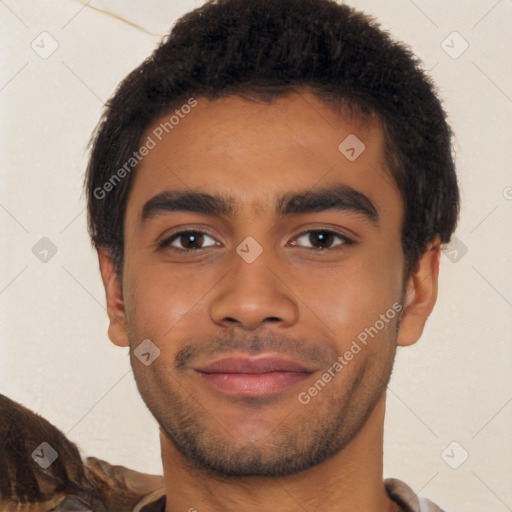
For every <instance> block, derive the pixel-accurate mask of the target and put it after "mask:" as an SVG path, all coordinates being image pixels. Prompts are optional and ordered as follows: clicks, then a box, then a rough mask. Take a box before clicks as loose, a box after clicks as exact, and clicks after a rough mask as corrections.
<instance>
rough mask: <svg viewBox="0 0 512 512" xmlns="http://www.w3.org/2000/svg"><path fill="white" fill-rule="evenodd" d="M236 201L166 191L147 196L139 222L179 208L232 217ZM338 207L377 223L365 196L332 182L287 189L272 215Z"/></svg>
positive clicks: (336, 208) (340, 209) (236, 207)
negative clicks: (328, 184) (319, 186)
mask: <svg viewBox="0 0 512 512" xmlns="http://www.w3.org/2000/svg"><path fill="white" fill-rule="evenodd" d="M239 205H240V203H237V202H236V200H235V199H234V198H233V197H231V196H223V195H218V194H216V195H210V194H207V193H204V192H196V191H189V190H187V191H179V190H166V191H163V192H161V193H159V194H157V195H155V196H154V197H152V198H151V199H149V200H148V201H147V202H146V203H145V204H144V207H143V208H142V214H141V222H144V221H145V220H147V219H150V218H155V217H158V216H160V215H165V214H166V213H170V212H176V211H182V212H193V213H201V214H204V215H212V216H224V217H229V218H235V217H236V216H237V214H238V211H239V209H238V206H239ZM327 210H339V211H347V212H352V213H355V214H358V215H361V216H362V217H364V218H365V219H366V220H368V221H370V222H371V223H372V224H374V225H375V226H378V224H379V214H378V211H377V208H376V207H375V205H374V204H373V202H372V201H371V200H370V198H369V197H368V196H366V195H365V194H363V193H362V192H359V191H357V190H355V189H354V188H352V187H349V186H348V185H334V186H329V187H324V188H320V189H316V190H304V191H300V192H289V193H286V194H283V195H281V196H279V197H278V198H277V202H276V214H278V215H289V214H306V213H313V212H322V211H327Z"/></svg>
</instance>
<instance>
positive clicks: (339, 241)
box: [293, 229, 352, 251]
mask: <svg viewBox="0 0 512 512" xmlns="http://www.w3.org/2000/svg"><path fill="white" fill-rule="evenodd" d="M296 240H297V241H300V243H298V244H297V243H294V244H293V245H299V246H301V247H307V246H308V245H309V247H310V248H312V249H316V250H320V251H321V250H325V249H332V248H335V247H338V246H342V245H346V244H348V245H349V244H351V243H352V240H350V239H349V238H347V237H346V236H343V235H340V234H339V233H335V232H334V231H328V230H325V229H315V230H311V231H307V232H306V233H303V234H302V235H300V236H298V237H297V238H296Z"/></svg>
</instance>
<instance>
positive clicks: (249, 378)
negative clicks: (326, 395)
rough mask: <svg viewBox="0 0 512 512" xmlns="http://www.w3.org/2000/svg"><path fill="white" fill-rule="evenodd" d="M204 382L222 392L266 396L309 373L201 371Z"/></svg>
mask: <svg viewBox="0 0 512 512" xmlns="http://www.w3.org/2000/svg"><path fill="white" fill-rule="evenodd" d="M199 375H200V377H201V378H202V379H204V381H205V382H207V383H208V384H209V385H211V386H213V387H214V388H216V389H218V390H221V391H223V392H226V393H229V394H233V395H242V396H267V395H271V394H274V393H278V392H279V391H283V390H285V389H287V388H289V387H292V386H294V385H295V384H297V383H298V382H302V381H304V380H305V379H307V378H308V377H309V376H310V375H311V373H296V372H269V373H254V374H249V373H202V372H199Z"/></svg>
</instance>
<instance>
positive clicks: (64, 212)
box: [0, 0, 512, 512]
mask: <svg viewBox="0 0 512 512" xmlns="http://www.w3.org/2000/svg"><path fill="white" fill-rule="evenodd" d="M348 3H350V4H351V5H354V6H356V7H359V8H361V9H363V10H364V11H366V12H368V13H370V14H372V15H374V16H375V17H376V18H377V19H378V20H379V21H380V22H381V24H382V25H383V27H384V28H386V29H389V30H390V31H391V32H392V34H394V36H396V37H397V38H399V39H401V40H404V41H406V42H408V43H409V44H410V45H411V46H412V48H413V50H414V51H415V53H416V54H417V55H418V56H419V57H420V58H421V59H422V60H423V63H424V66H425V68H426V69H428V70H430V74H431V75H432V77H433V79H434V80H435V81H436V83H437V84H438V86H439V90H440V94H441V96H442V98H443V99H444V104H445V107H446V110H447V111H448V113H449V116H450V120H451V124H452V126H453V128H454V130H455V133H456V141H455V148H456V152H457V163H458V174H459V180H460V185H461V192H462V216H461V220H460V224H459V228H458V230H457V233H456V236H457V238H458V239H459V240H460V242H461V243H462V244H464V246H466V247H467V253H466V254H464V255H462V252H461V251H460V250H459V252H458V261H456V262H452V261H451V260H450V258H449V257H448V256H450V257H451V258H453V257H454V256H455V255H456V254H455V253H454V252H453V248H451V249H450V250H451V251H452V252H451V254H450V255H446V254H445V255H444V256H443V258H442V266H441V281H440V298H439V301H438V304H437V306H436V308H435V310H434V313H433V315H432V317H431V318H430V320H429V323H428V325H427V328H426V331H425V333H424V336H423V338H422V340H421V341H420V342H419V343H418V344H417V345H416V346H414V347H411V348H407V349H402V350H400V352H399V355H398V358H397V363H396V367H395V371H394V374H393V377H392V381H391V383H390V386H389V393H388V395H389V399H388V416H387V422H386V437H385V474H386V476H395V477H398V478H402V479H404V480H405V481H406V482H407V483H409V484H410V485H411V486H412V488H413V489H414V490H415V491H416V492H420V493H421V494H422V495H424V496H427V497H430V498H431V499H433V500H434V501H436V502H438V503H439V504H440V505H442V506H443V507H444V508H446V509H447V510H448V511H449V512H457V511H465V512H466V511H475V512H489V511H490V510H493V511H496V512H501V511H506V510H512V486H511V485H510V484H511V476H512V436H511V433H510V432H511V428H510V426H511V420H512V372H511V359H512V358H511V356H512V315H511V313H512V259H511V254H512V242H511V240H512V236H511V235H512V230H511V220H512V173H511V171H510V168H511V161H512V154H511V149H510V148H511V145H512V140H511V135H512V130H511V128H510V126H511V113H512V74H511V72H510V53H511V49H512V30H511V25H510V20H511V18H512V2H511V1H510V0H501V1H496V0H480V1H475V0H473V1H467V0H451V1H449V2H446V1H441V0H436V1H426V0H415V1H412V0H392V1H386V2H382V1H377V0H352V1H350V2H348ZM200 4H201V2H200V1H199V0H197V1H194V0H172V1H171V0H149V1H145V2H136V1H134V0H130V1H120V0H104V1H99V0H97V1H92V2H88V3H87V5H85V4H83V3H80V2H78V1H73V0H53V1H50V0H49V1H45V2H40V1H36V0H26V1H14V0H5V1H2V2H0V20H1V25H0V33H1V34H2V35H1V39H2V60H1V67H0V105H1V123H0V128H1V144H2V150H1V152H0V240H1V252H0V258H1V261H0V311H1V313H0V314H1V316H0V322H1V324H0V392H1V393H4V394H6V395H8V396H10V397H11V398H13V399H15V400H18V401H20V402H21V403H23V404H25V405H26V406H28V407H29V408H31V409H33V410H35V411H37V412H38V413H40V414H42V415H43V416H45V417H46V418H48V419H49V420H50V421H51V422H53V423H54V424H55V425H57V426H58V427H59V428H60V429H61V430H62V431H63V432H64V433H66V434H67V435H68V436H69V437H70V439H71V440H73V441H74V442H76V443H77V444H78V446H79V447H80V448H81V450H82V451H83V452H84V453H85V454H90V455H95V456H98V457H101V458H104V459H106V460H108V461H110V462H112V463H116V464H123V465H126V466H129V467H132V468H134V469H138V470H141V471H148V472H155V473H160V472H161V463H160V453H159V442H158V431H157V427H156V423H155V422H154V420H153V419H152V417H151V415H150V414H149V412H148V411H147V410H146V408H145V406H144V404H143V402H142V400H141V399H140V397H139V395H138V392H137V389H136V387H135V384H134V380H133V377H132V375H131V369H130V366H129V360H128V357H127V355H128V352H127V350H128V349H127V348H117V347H115V346H114V345H112V344H111V343H110V342H109V340H108V338H107V335H106V329H107V316H106V312H105V308H104V305H105V302H104V292H103V289H102V285H101V281H100V277H99V272H98V266H97V259H96V255H95V253H93V251H92V250H91V248H90V244H89V240H88V237H87V233H86V224H85V222H86V216H85V211H84V209H85V202H84V200H83V198H81V186H82V179H83V173H84V170H85V164H86V148H85V146H86V143H87V140H88V138H89V135H90V133H91V132H92V130H93V128H94V126H95V124H96V122H97V120H98V118H99V115H100V111H101V108H102V104H103V103H104V101H105V100H106V99H107V98H108V97H109V95H110V94H111V93H112V91H113V90H114V88H115V87H116V85H117V84H118V82H119V81H120V80H121V79H122V78H123V77H124V76H125V75H126V74H127V73H128V72H129V71H130V70H131V69H133V68H134V67H135V66H136V65H138V64H139V63H140V62H141V61H142V60H143V59H144V58H145V57H147V56H148V55H149V53H150V52H151V51H152V50H153V48H154V47H155V45H156V44H157V43H158V42H159V40H160V38H161V36H162V34H164V33H165V32H166V31H167V30H168V29H169V28H170V26H171V25H172V23H173V22H174V20H175V19H176V18H177V17H178V16H180V15H181V14H183V13H185V12H186V11H188V10H190V9H191V8H194V7H196V6H198V5H200ZM102 11H107V12H110V13H114V14H115V15H116V16H117V17H116V16H111V15H107V14H105V12H102ZM119 17H122V18H124V19H125V21H122V20H120V19H119ZM128 22H129V23H128ZM130 23H131V24H130ZM137 26H138V27H137ZM43 31H46V32H48V33H49V34H50V35H51V36H47V35H42V36H41V35H40V34H41V32H43ZM453 31H457V32H458V33H459V34H460V35H461V36H462V38H464V40H465V41H467V43H468V44H469V48H468V49H467V50H466V51H465V52H464V53H463V54H462V55H461V56H460V57H458V58H457V59H454V58H452V57H451V56H450V55H449V54H448V53H446V52H445V50H444V49H443V47H442V42H443V41H444V40H445V39H446V38H447V37H448V39H446V42H445V43H444V44H445V47H446V45H447V46H448V48H447V49H448V51H449V52H451V53H452V55H454V54H455V52H456V51H457V50H459V49H460V48H462V46H461V44H464V43H463V40H462V39H460V38H459V39H457V37H458V36H453V35H450V34H452V32H453ZM50 37H51V38H53V39H54V40H55V41H56V42H57V43H58V48H57V49H56V51H55V52H54V53H53V54H52V55H51V56H49V57H47V58H42V57H41V56H40V54H38V53H37V52H36V51H34V49H32V47H31V44H32V42H33V41H34V43H33V44H34V46H35V47H36V48H38V49H39V50H38V51H39V53H42V52H43V53H44V51H48V49H49V48H51V43H52V41H51V39H50ZM454 37H455V39H454ZM450 47H451V48H450ZM42 237H48V238H49V239H50V240H51V241H52V242H53V243H54V244H55V245H56V246H57V248H58V253H57V254H56V255H55V256H53V257H52V258H51V259H49V261H47V262H46V263H45V262H42V261H40V260H39V259H38V258H37V257H36V256H35V255H34V254H33V252H32V247H33V246H34V245H35V244H36V243H37V242H38V241H39V240H40V239H41V238H42ZM459 247H460V246H459ZM461 256H462V257H461ZM454 441H456V442H457V443H458V445H451V443H452V442H454ZM443 450H445V457H444V459H443V457H442V456H441V454H442V452H443ZM465 451H467V453H468V454H469V457H468V459H467V460H466V461H465V462H464V463H463V464H462V465H461V466H460V467H459V468H458V469H453V468H451V467H450V466H449V464H448V463H447V461H448V462H450V463H451V464H452V465H456V463H458V462H460V460H462V457H463V456H464V453H465Z"/></svg>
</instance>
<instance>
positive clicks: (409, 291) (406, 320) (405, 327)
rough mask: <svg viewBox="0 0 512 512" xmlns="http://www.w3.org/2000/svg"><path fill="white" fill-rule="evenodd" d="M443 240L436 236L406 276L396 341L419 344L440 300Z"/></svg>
mask: <svg viewBox="0 0 512 512" xmlns="http://www.w3.org/2000/svg"><path fill="white" fill-rule="evenodd" d="M440 258H441V240H440V239H439V237H436V238H435V239H434V240H433V241H432V242H431V243H430V244H429V245H428V247H427V249H426V250H425V252H424V253H423V255H422V256H421V258H420V260H419V262H418V264H417V266H416V268H415V270H414V271H413V272H412V273H411V274H410V275H409V277H408V278H407V284H406V289H405V298H404V304H403V308H404V309H403V314H402V321H401V323H400V329H399V331H398V337H397V344H398V345H400V346H403V347H405V346H408V345H412V344H414V343H416V342H417V341H418V340H419V339H420V336H421V334H422V332H423V328H424V327H425V323H426V321H427V318H428V317H429V315H430V313H431V312H432V310H433V309H434V305H435V303H436V299H437V282H438V277H439V261H440Z"/></svg>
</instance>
